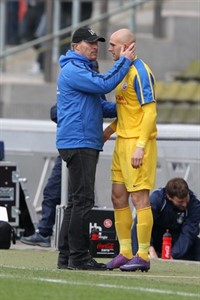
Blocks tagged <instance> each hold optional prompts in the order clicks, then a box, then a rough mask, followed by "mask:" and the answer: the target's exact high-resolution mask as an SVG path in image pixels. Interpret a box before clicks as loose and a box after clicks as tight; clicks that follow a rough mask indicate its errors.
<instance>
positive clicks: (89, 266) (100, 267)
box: [68, 258, 107, 271]
mask: <svg viewBox="0 0 200 300" xmlns="http://www.w3.org/2000/svg"><path fill="white" fill-rule="evenodd" d="M68 269H69V270H91V271H105V270H107V267H106V265H105V264H102V263H98V262H96V260H94V259H93V258H91V259H90V260H86V261H83V262H81V264H79V265H74V264H71V263H69V264H68Z"/></svg>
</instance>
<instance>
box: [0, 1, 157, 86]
mask: <svg viewBox="0 0 200 300" xmlns="http://www.w3.org/2000/svg"><path fill="white" fill-rule="evenodd" d="M77 2H80V0H76V1H73V12H72V17H73V18H72V25H71V26H69V27H67V28H64V29H61V30H58V29H57V28H59V26H58V23H57V24H56V22H59V18H58V16H57V15H56V12H58V7H57V6H58V5H59V0H55V2H54V5H55V9H54V12H53V20H52V21H53V23H54V26H53V32H52V33H48V34H46V35H45V36H43V37H40V38H37V39H35V40H32V41H29V42H26V43H24V44H22V45H19V46H15V47H12V48H10V49H5V43H4V42H3V39H4V33H3V30H1V29H0V37H2V36H3V38H0V39H1V43H0V44H1V45H2V46H1V47H0V66H2V65H3V64H4V63H5V61H6V58H8V57H9V56H12V55H15V54H18V53H21V52H23V51H25V50H27V49H30V48H32V47H34V46H37V45H39V44H42V45H43V49H42V51H46V53H47V52H48V51H50V50H53V51H52V55H50V56H49V57H48V60H49V61H48V62H47V63H45V66H49V68H50V69H48V70H45V74H46V73H47V74H50V72H49V71H50V70H51V69H52V67H51V65H52V62H53V57H54V60H56V61H57V57H56V54H57V53H58V47H59V45H58V39H59V38H60V37H61V36H63V35H67V34H68V35H69V34H71V33H72V32H73V31H74V30H75V28H77V27H82V26H90V25H92V24H97V23H98V22H102V21H105V20H109V18H111V17H113V16H117V15H120V14H122V13H124V12H127V11H129V12H130V10H132V13H134V12H135V10H137V9H139V8H141V7H142V6H143V5H145V4H146V3H148V2H152V3H153V2H154V0H141V1H139V2H137V3H136V2H135V0H129V2H128V3H127V4H124V5H123V6H120V7H117V8H115V9H112V10H110V11H108V12H106V13H103V14H100V15H99V16H95V17H92V18H90V19H88V20H85V21H82V22H77V20H78V18H77V15H76V11H78V10H77V5H78V4H77ZM3 3H5V1H3V0H1V1H0V6H1V7H0V8H1V9H0V11H1V12H2V13H3V14H5V7H4V5H3ZM47 3H51V1H47ZM79 4H80V3H79ZM52 8H53V6H52V7H50V8H49V11H50V10H52ZM2 13H1V15H0V17H1V18H0V19H1V21H0V28H5V26H3V20H4V19H5V18H4V17H3V14H2ZM47 13H48V7H47ZM49 13H52V11H51V12H49ZM47 19H48V18H47ZM56 19H57V21H55V20H56ZM4 21H5V20H4ZM103 23H104V22H102V24H103ZM102 26H103V25H102ZM105 34H106V33H105ZM56 41H57V42H56ZM47 56H48V55H47ZM47 77H48V76H45V79H46V81H51V79H52V78H47Z"/></svg>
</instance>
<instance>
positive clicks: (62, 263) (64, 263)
mask: <svg viewBox="0 0 200 300" xmlns="http://www.w3.org/2000/svg"><path fill="white" fill-rule="evenodd" d="M57 268H58V269H68V257H63V256H62V255H61V254H59V256H58V264H57Z"/></svg>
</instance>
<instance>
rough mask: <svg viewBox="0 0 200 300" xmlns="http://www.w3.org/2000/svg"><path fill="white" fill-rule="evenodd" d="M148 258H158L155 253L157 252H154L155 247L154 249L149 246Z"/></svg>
mask: <svg viewBox="0 0 200 300" xmlns="http://www.w3.org/2000/svg"><path fill="white" fill-rule="evenodd" d="M149 258H150V259H151V258H153V259H155V258H158V255H157V253H156V251H155V249H154V247H153V246H150V247H149Z"/></svg>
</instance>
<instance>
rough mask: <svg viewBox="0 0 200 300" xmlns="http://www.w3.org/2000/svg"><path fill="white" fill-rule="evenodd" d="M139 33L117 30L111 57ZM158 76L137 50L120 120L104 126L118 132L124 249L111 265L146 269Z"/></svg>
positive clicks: (118, 219) (115, 189) (122, 92)
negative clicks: (133, 232) (134, 242)
mask: <svg viewBox="0 0 200 300" xmlns="http://www.w3.org/2000/svg"><path fill="white" fill-rule="evenodd" d="M133 41H135V36H134V34H133V33H132V32H130V31H129V30H128V29H120V30H118V31H116V32H114V33H113V34H112V35H111V38H110V46H109V49H108V51H109V52H111V53H112V55H113V60H117V59H118V58H119V53H120V49H121V47H124V48H126V47H128V46H129V45H130V44H131V43H132V42H133ZM154 87H155V78H154V76H153V73H152V71H151V70H150V68H149V67H148V65H146V64H145V63H144V62H143V61H142V60H141V59H140V58H138V57H137V56H136V57H135V60H134V61H133V63H132V66H131V67H130V70H129V72H128V74H127V75H126V76H125V78H124V79H123V80H122V82H121V83H120V84H119V85H118V86H117V88H116V103H117V120H115V121H114V122H113V123H112V124H110V125H109V126H108V127H107V128H106V129H105V132H104V138H105V140H106V139H108V138H109V136H110V135H111V134H112V133H113V132H116V134H117V138H116V143H115V149H114V153H113V158H112V166H111V178H112V202H113V206H114V214H115V227H116V232H117V236H118V239H119V244H120V253H119V255H117V256H116V257H115V258H114V259H113V260H111V261H110V262H108V263H107V268H108V269H110V270H112V269H115V268H120V269H121V270H122V271H136V270H141V271H148V270H149V268H150V261H149V259H148V250H149V246H150V238H151V230H152V225H153V217H152V211H151V206H150V201H149V191H150V190H151V189H153V188H154V185H155V177H156V162H157V145H156V135H157V129H156V115H157V113H156V102H155V92H154ZM129 196H130V197H131V200H132V203H133V205H134V207H135V209H136V214H137V220H138V222H137V236H138V246H139V247H138V252H137V255H136V256H134V257H133V254H132V246H131V227H132V223H133V218H132V210H131V208H130V206H129Z"/></svg>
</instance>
